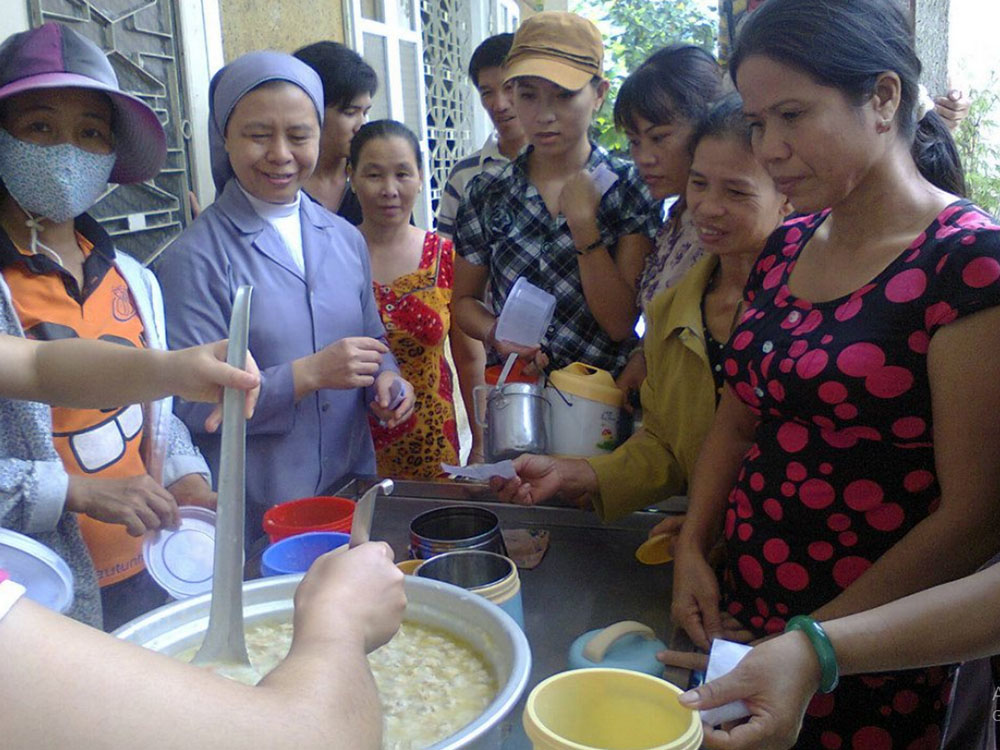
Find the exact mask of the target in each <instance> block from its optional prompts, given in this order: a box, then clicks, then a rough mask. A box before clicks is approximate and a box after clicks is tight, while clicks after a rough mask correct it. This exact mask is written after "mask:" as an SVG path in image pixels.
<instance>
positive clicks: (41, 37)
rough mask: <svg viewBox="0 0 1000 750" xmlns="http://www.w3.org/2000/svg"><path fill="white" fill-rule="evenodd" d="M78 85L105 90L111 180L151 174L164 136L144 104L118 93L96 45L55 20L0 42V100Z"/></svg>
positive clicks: (163, 152) (162, 153) (163, 154)
mask: <svg viewBox="0 0 1000 750" xmlns="http://www.w3.org/2000/svg"><path fill="white" fill-rule="evenodd" d="M66 87H71V88H82V89H91V90H93V91H100V92H102V93H104V94H107V96H108V98H109V99H110V100H111V104H112V107H113V108H114V116H113V118H112V130H113V132H114V135H115V156H116V159H115V166H114V168H113V169H112V170H111V182H116V183H120V184H129V183H133V182H142V181H143V180H148V179H151V178H152V177H155V176H156V174H157V173H158V172H159V171H160V168H161V167H162V166H163V163H164V162H165V161H166V158H167V137H166V134H165V133H164V132H163V126H162V125H161V124H160V120H159V118H158V117H157V116H156V113H155V112H154V111H153V110H152V108H150V107H149V106H148V105H147V104H146V103H145V102H143V101H142V100H140V99H137V98H136V97H134V96H131V95H129V94H126V93H124V92H122V91H121V89H120V88H119V86H118V76H117V75H115V71H114V68H112V67H111V63H110V62H109V61H108V58H107V56H106V55H105V54H104V53H103V52H102V51H101V50H100V48H99V47H98V46H97V45H96V44H94V43H93V42H91V41H90V40H89V39H87V38H86V37H84V36H81V35H80V34H79V33H77V32H76V31H73V30H72V29H70V28H69V27H67V26H64V25H62V24H59V23H51V22H50V23H46V24H43V25H41V26H39V27H37V28H34V29H31V30H29V31H22V32H21V33H20V34H14V35H12V36H10V37H8V38H7V40H6V41H5V42H4V43H3V44H2V45H0V100H3V99H7V98H8V97H11V96H14V95H15V94H21V93H24V92H26V91H37V90H39V89H53V88H66Z"/></svg>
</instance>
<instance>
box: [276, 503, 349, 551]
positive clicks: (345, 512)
mask: <svg viewBox="0 0 1000 750" xmlns="http://www.w3.org/2000/svg"><path fill="white" fill-rule="evenodd" d="M353 518H354V501H353V500H348V499H347V498H345V497H335V496H333V495H329V496H320V497H304V498H302V499H301V500H290V501H289V502H287V503H282V504H281V505H275V506H274V507H273V508H270V509H268V511H267V512H266V513H264V523H263V527H264V533H266V534H267V536H268V538H269V539H270V540H271V544H274V543H275V542H277V541H279V540H281V539H285V538H286V537H290V536H295V535H296V534H304V533H305V532H307V531H344V532H348V533H349V532H350V531H351V520H352V519H353Z"/></svg>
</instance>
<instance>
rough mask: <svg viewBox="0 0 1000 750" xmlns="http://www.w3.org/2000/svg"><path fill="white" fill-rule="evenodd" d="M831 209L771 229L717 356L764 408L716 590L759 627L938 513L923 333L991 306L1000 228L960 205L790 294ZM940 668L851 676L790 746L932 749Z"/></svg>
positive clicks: (813, 599) (999, 280) (943, 695)
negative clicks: (872, 271) (849, 269)
mask: <svg viewBox="0 0 1000 750" xmlns="http://www.w3.org/2000/svg"><path fill="white" fill-rule="evenodd" d="M825 218H826V214H817V215H813V216H807V217H804V218H800V219H796V220H794V221H792V222H789V223H788V224H786V225H785V226H784V227H782V228H781V229H780V230H779V231H778V232H777V233H776V234H775V235H774V236H772V238H771V240H770V241H769V243H768V245H767V247H766V248H765V249H764V252H763V253H762V254H761V256H760V258H759V259H758V262H757V264H756V266H755V269H754V272H753V273H752V274H751V276H750V280H749V282H748V285H747V309H746V310H745V312H744V314H743V317H742V318H741V322H740V325H739V326H738V327H737V329H736V330H735V331H734V334H733V336H732V338H731V339H730V342H729V345H728V346H727V349H726V352H725V354H724V358H725V359H724V363H723V368H724V370H725V373H726V377H727V382H728V383H729V384H730V385H731V386H732V387H733V388H734V390H735V391H736V393H737V395H738V396H739V397H740V399H741V400H742V401H743V402H744V403H746V404H747V405H748V406H749V407H750V408H751V409H753V410H754V411H755V412H756V413H758V414H759V415H760V417H761V421H760V423H759V425H758V427H757V431H756V434H755V442H754V444H753V445H752V446H751V448H750V449H749V451H748V452H747V454H746V456H745V457H744V460H743V463H742V466H741V469H740V473H739V478H738V481H737V484H736V486H735V487H734V488H733V490H732V492H731V494H730V496H729V504H728V508H727V511H726V517H725V535H726V540H727V545H728V548H729V556H728V563H727V566H728V567H727V569H726V572H725V584H724V589H725V596H726V602H727V607H728V610H729V612H730V613H732V614H733V615H734V616H735V617H736V618H737V619H739V620H740V621H741V622H742V623H743V624H744V625H745V626H748V627H749V628H750V629H751V630H753V631H755V632H756V633H758V634H760V635H763V634H765V633H777V632H780V631H781V630H782V629H783V628H784V626H785V621H786V619H787V618H789V617H790V616H792V615H795V614H803V613H809V612H811V611H813V610H815V609H816V608H818V607H819V606H821V605H823V604H825V603H826V602H828V601H830V600H831V599H833V598H834V597H836V596H837V595H838V594H839V593H840V592H841V591H842V590H843V589H844V588H846V587H847V586H849V585H850V584H851V582H852V581H854V580H855V579H856V578H858V576H860V575H861V574H862V573H863V572H864V571H865V570H867V569H868V567H870V566H871V564H872V562H873V561H875V560H876V559H878V558H879V557H880V556H881V555H882V554H884V553H885V552H886V551H887V550H888V549H889V548H890V547H892V546H893V545H894V544H895V543H896V542H898V541H899V540H900V539H901V538H902V537H903V536H904V535H905V534H906V533H907V532H908V531H909V530H910V529H912V528H913V527H914V526H915V525H916V524H917V523H919V522H920V521H921V520H922V519H923V518H925V517H926V516H927V515H928V514H929V513H931V512H932V511H933V510H934V508H935V506H936V503H937V500H938V496H939V493H940V489H939V486H938V482H937V478H936V476H935V467H934V443H933V424H932V415H931V394H930V387H929V383H928V374H927V352H928V348H929V345H930V340H931V337H932V336H933V335H934V333H935V332H936V331H937V330H938V329H939V328H940V327H941V326H944V325H947V324H948V323H951V322H952V321H954V320H956V319H957V318H959V317H961V316H963V315H968V314H970V313H974V312H976V311H978V310H981V309H984V308H988V307H991V306H995V305H998V304H1000V227H998V226H996V222H995V221H994V220H993V219H991V218H990V217H988V216H987V215H985V214H984V213H982V212H981V211H980V210H979V209H977V208H975V207H974V206H972V205H971V204H970V203H968V202H966V201H960V202H956V203H954V204H952V205H951V206H949V207H948V208H946V209H945V210H944V211H942V212H941V214H940V215H939V216H938V217H937V218H936V219H935V220H934V222H933V223H932V224H931V225H930V226H929V227H928V228H927V230H926V231H925V232H923V233H921V234H920V236H919V237H917V238H916V239H915V240H914V242H913V243H912V244H911V245H910V246H909V247H908V248H907V249H906V250H904V251H903V252H902V253H901V254H900V255H899V256H898V257H897V258H896V259H895V260H894V261H893V262H892V263H890V264H889V266H888V267H887V268H886V269H885V270H884V271H883V272H882V273H880V274H879V275H878V276H877V277H876V278H875V279H873V280H872V281H871V282H870V283H868V284H865V285H864V286H863V287H861V288H860V289H858V290H856V291H854V292H852V293H851V294H849V295H846V296H844V297H841V298H839V299H835V300H832V301H829V302H822V303H810V302H808V301H806V300H802V299H798V298H796V297H795V296H794V295H793V294H792V293H791V291H790V290H789V288H788V277H789V275H790V274H791V272H792V270H793V269H794V267H795V262H796V259H797V258H798V256H799V253H800V252H801V250H802V247H803V246H804V245H805V243H806V242H807V241H808V239H809V238H810V237H811V236H812V234H813V232H814V231H815V230H816V228H817V227H818V226H819V225H820V224H821V223H822V222H823V220H824V219H825ZM945 675H946V672H945V670H942V669H932V670H921V671H914V672H900V673H894V674H892V675H878V676H868V677H858V678H846V679H844V680H842V682H841V686H840V687H839V688H838V689H837V690H836V691H835V692H834V693H833V694H831V695H824V696H817V697H816V699H815V700H814V701H813V702H812V704H811V705H810V709H809V712H808V713H807V716H806V721H805V724H804V727H803V732H802V735H801V737H800V740H799V744H798V745H797V747H801V748H810V749H812V748H825V749H829V750H838V749H840V748H849V749H852V750H854V749H857V750H888V749H889V748H903V749H904V750H921V749H922V748H928V750H930V749H931V748H936V747H937V746H938V741H939V739H940V726H941V723H942V721H943V718H944V711H945V703H946V699H947V695H948V687H949V681H948V680H946V679H945Z"/></svg>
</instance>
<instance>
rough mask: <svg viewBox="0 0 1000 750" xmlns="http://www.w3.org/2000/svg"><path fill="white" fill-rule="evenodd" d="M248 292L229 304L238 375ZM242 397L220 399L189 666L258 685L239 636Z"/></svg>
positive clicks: (231, 357)
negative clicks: (207, 603)
mask: <svg viewBox="0 0 1000 750" xmlns="http://www.w3.org/2000/svg"><path fill="white" fill-rule="evenodd" d="M252 292H253V287H252V286H241V287H240V288H239V289H237V290H236V296H235V298H234V299H233V312H232V317H231V318H230V320H229V347H228V349H227V350H226V362H227V363H228V364H230V365H232V366H233V367H238V368H240V369H243V368H244V367H245V366H246V359H247V340H248V338H249V330H250V296H251V294H252ZM246 431H247V421H246V394H245V393H244V392H243V391H241V390H237V389H235V388H226V389H225V393H224V395H223V397H222V450H221V459H220V461H219V498H218V511H217V512H218V517H217V519H216V526H215V567H214V573H213V576H212V605H211V609H210V610H209V615H208V631H207V632H206V633H205V641H204V642H203V643H202V644H201V648H200V649H198V653H196V654H195V655H194V658H193V659H192V660H191V663H192V664H194V665H196V666H202V667H209V668H211V669H213V670H214V671H215V672H217V673H219V674H221V675H223V676H225V677H230V678H233V679H236V680H239V681H240V682H254V683H255V682H257V681H258V680H259V679H260V675H259V674H258V673H257V671H256V670H255V669H254V668H253V667H252V666H251V665H250V658H249V657H248V656H247V647H246V641H245V639H244V636H243V517H244V513H245V503H246V471H245V468H246Z"/></svg>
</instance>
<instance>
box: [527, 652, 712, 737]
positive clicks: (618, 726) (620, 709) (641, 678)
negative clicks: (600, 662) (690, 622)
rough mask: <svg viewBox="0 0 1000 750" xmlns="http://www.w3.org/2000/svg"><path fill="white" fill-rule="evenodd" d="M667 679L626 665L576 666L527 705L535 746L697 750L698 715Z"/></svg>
mask: <svg viewBox="0 0 1000 750" xmlns="http://www.w3.org/2000/svg"><path fill="white" fill-rule="evenodd" d="M680 694H681V690H680V689H679V688H677V687H676V686H674V685H671V684H670V683H669V682H667V681H666V680H661V679H659V678H658V677H652V676H650V675H647V674H641V673H639V672H631V671H629V670H625V669H603V668H602V669H574V670H571V671H569V672H560V673H559V674H556V675H553V676H552V677H549V678H548V679H547V680H545V681H544V682H541V683H539V684H538V685H537V686H536V687H535V689H534V690H532V691H531V695H529V696H528V702H527V704H526V705H525V707H524V714H523V721H524V731H525V732H526V733H527V735H528V738H529V739H530V740H531V742H532V745H533V747H534V748H535V750H697V749H698V748H699V747H701V740H702V729H701V719H700V718H699V716H698V714H697V713H695V712H694V711H691V710H690V709H688V708H684V707H683V706H682V705H681V704H680V703H679V702H678V701H677V696H678V695H680Z"/></svg>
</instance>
